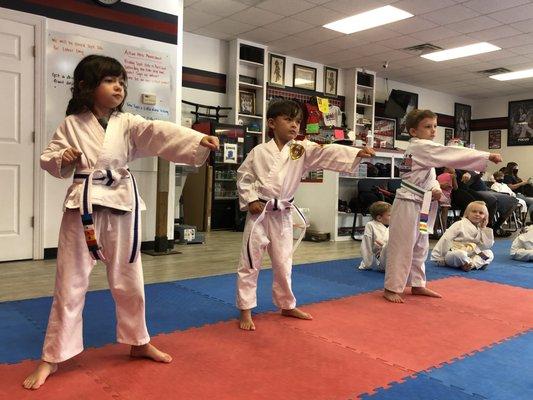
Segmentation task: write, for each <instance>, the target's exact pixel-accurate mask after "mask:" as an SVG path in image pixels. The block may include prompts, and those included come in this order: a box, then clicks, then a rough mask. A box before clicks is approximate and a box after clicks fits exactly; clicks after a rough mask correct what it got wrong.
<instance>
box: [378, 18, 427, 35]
mask: <svg viewBox="0 0 533 400" xmlns="http://www.w3.org/2000/svg"><path fill="white" fill-rule="evenodd" d="M436 26H437V24H435V23H433V22H431V21H428V20H426V19H423V18H420V17H416V16H415V17H411V18H407V19H404V20H403V21H398V22H393V23H392V24H387V28H388V29H390V30H392V31H394V32H398V33H403V34H404V35H409V34H411V33H413V32H419V31H425V30H427V29H431V28H435V27H436Z"/></svg>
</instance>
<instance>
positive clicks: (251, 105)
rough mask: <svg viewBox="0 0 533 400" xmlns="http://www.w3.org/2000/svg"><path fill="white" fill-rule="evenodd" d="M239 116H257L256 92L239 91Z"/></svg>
mask: <svg viewBox="0 0 533 400" xmlns="http://www.w3.org/2000/svg"><path fill="white" fill-rule="evenodd" d="M239 114H252V115H253V114H255V92H253V91H250V90H239Z"/></svg>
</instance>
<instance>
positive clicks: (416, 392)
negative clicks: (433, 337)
mask: <svg viewBox="0 0 533 400" xmlns="http://www.w3.org/2000/svg"><path fill="white" fill-rule="evenodd" d="M360 398H361V399H372V400H483V399H484V398H483V397H480V396H472V395H469V394H467V393H465V392H463V391H462V390H460V389H459V388H454V387H450V386H446V385H444V384H443V383H441V382H439V381H437V380H435V379H431V378H429V377H427V376H423V375H419V376H417V377H416V378H414V379H407V380H406V381H405V382H403V383H393V384H392V385H391V387H390V388H387V389H378V390H377V391H376V393H374V394H371V395H362V396H360Z"/></svg>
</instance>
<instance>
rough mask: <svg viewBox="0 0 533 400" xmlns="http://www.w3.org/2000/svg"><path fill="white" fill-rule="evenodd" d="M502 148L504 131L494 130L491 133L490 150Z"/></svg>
mask: <svg viewBox="0 0 533 400" xmlns="http://www.w3.org/2000/svg"><path fill="white" fill-rule="evenodd" d="M501 148H502V131H501V130H500V129H493V130H490V131H489V149H501Z"/></svg>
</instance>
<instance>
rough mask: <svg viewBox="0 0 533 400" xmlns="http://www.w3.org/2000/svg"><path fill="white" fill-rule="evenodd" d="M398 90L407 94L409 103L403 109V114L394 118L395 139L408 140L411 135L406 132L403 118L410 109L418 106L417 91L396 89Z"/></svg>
mask: <svg viewBox="0 0 533 400" xmlns="http://www.w3.org/2000/svg"><path fill="white" fill-rule="evenodd" d="M398 92H399V93H400V94H404V95H406V96H409V103H408V104H407V108H406V109H405V114H404V116H403V117H401V118H396V140H401V141H408V140H409V139H411V135H410V134H409V132H407V128H406V126H405V118H406V117H407V114H409V113H410V112H411V111H412V110H414V109H415V108H418V93H413V92H406V91H403V90H398Z"/></svg>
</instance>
